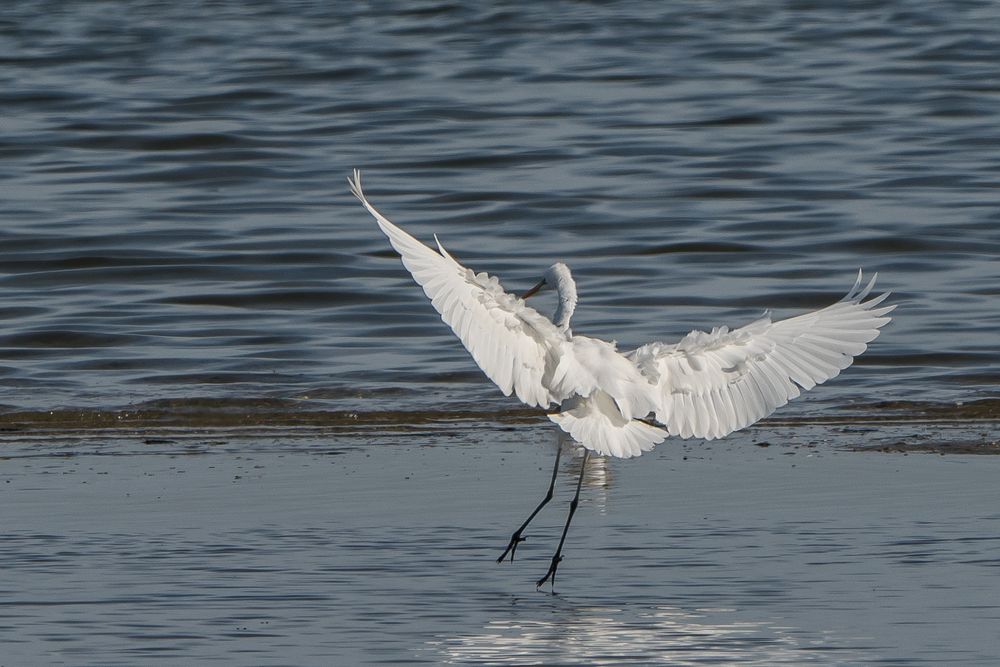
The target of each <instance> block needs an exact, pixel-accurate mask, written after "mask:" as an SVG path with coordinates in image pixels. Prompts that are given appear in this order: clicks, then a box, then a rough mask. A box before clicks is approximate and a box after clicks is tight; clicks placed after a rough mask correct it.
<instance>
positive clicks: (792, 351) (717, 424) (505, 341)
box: [348, 171, 895, 458]
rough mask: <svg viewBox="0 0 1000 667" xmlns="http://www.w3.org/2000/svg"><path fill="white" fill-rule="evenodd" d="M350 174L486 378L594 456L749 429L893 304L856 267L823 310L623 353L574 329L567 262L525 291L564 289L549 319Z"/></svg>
mask: <svg viewBox="0 0 1000 667" xmlns="http://www.w3.org/2000/svg"><path fill="white" fill-rule="evenodd" d="M348 180H349V182H350V184H351V191H352V192H353V193H354V195H355V196H357V198H358V199H360V200H361V203H362V204H364V206H365V208H367V209H368V211H369V212H370V213H371V214H372V215H373V216H375V220H376V221H377V222H378V225H379V228H380V229H381V230H382V231H383V232H384V233H385V235H386V236H387V237H389V242H390V243H391V244H392V246H393V248H395V249H396V251H397V252H398V253H399V254H400V257H401V258H402V260H403V265H404V266H405V267H406V269H407V270H408V271H409V272H410V273H411V274H412V275H413V278H414V280H416V281H417V283H418V284H420V285H421V286H422V287H423V289H424V293H425V294H426V295H427V297H428V298H429V299H430V300H431V303H432V304H433V306H434V308H435V309H436V310H437V311H438V313H440V314H441V319H442V320H444V322H445V323H446V324H447V325H448V326H450V327H451V329H452V330H453V331H454V332H455V333H456V334H457V335H458V337H459V339H460V340H461V341H462V344H463V345H465V348H466V349H467V350H469V352H470V353H471V354H472V358H473V359H474V360H475V361H476V363H477V364H478V365H479V367H480V368H481V369H483V372H485V373H486V375H487V377H489V378H490V379H491V380H492V381H493V382H494V383H496V385H497V386H498V387H500V390H501V391H502V392H503V393H504V395H507V396H509V395H510V394H512V393H514V394H516V395H517V397H518V398H519V399H520V400H521V401H522V402H524V403H526V404H528V405H531V406H538V407H543V408H548V407H549V406H551V405H553V404H555V405H558V406H559V410H558V411H557V412H556V413H554V414H550V415H549V419H551V420H552V421H553V422H555V423H556V424H557V425H558V426H559V427H560V428H561V429H562V430H564V431H565V432H567V433H568V434H570V435H571V436H572V437H573V439H575V440H576V441H577V442H579V443H580V444H582V445H583V446H584V447H586V448H587V449H588V450H591V451H594V452H596V453H598V454H603V455H610V456H618V457H625V458H627V457H631V456H638V455H639V454H641V453H642V452H645V451H649V450H650V449H652V448H653V447H654V446H655V445H656V444H658V443H660V442H662V441H663V440H664V439H665V438H666V437H667V436H668V435H675V436H680V437H682V438H689V437H699V438H708V439H712V438H721V437H723V436H725V435H727V434H729V433H732V432H733V431H736V430H738V429H741V428H744V427H746V426H749V425H750V424H753V423H754V422H757V421H758V420H760V419H763V418H764V417H766V416H768V415H769V414H771V413H772V412H774V411H775V410H776V409H777V408H779V407H781V406H782V405H784V404H785V403H787V402H788V401H789V400H791V399H793V398H795V397H796V396H798V395H799V393H800V391H801V390H803V389H804V390H809V389H812V388H813V387H815V386H816V385H817V384H821V383H823V382H826V381H827V380H829V379H830V378H833V377H836V376H837V375H838V374H839V373H840V371H842V370H843V369H845V368H847V367H848V366H850V365H851V363H852V362H853V360H854V357H856V356H857V355H859V354H861V353H862V352H864V351H865V349H867V345H868V343H870V342H871V341H872V340H874V339H875V338H876V337H877V336H878V334H879V328H881V327H883V326H885V325H886V324H887V323H888V322H889V320H890V318H889V317H887V316H886V315H887V314H888V313H889V312H890V311H892V310H893V308H895V306H882V305H880V304H881V303H882V302H883V301H884V300H885V299H886V297H888V293H885V294H882V295H880V296H877V297H874V298H871V299H868V300H867V301H866V300H865V299H866V298H867V297H868V295H869V293H870V292H871V290H872V287H873V286H874V284H875V278H874V277H873V278H872V279H871V280H870V281H869V282H868V283H867V285H864V284H863V283H862V279H861V272H860V271H859V272H858V279H857V282H856V283H855V285H854V287H853V288H852V289H851V290H850V292H848V294H847V295H846V296H845V297H844V298H843V299H841V300H840V301H838V302H837V303H835V304H833V305H831V306H828V307H826V308H823V309H821V310H818V311H815V312H812V313H806V314H804V315H800V316H798V317H793V318H790V319H786V320H779V321H777V322H772V321H771V319H770V317H769V316H765V317H763V318H761V319H759V320H757V321H755V322H752V323H750V324H748V325H746V326H743V327H740V328H739V329H734V330H732V331H730V330H729V329H728V328H727V327H720V328H717V329H714V330H712V332H711V333H705V332H702V331H692V332H691V333H689V334H688V335H687V336H685V337H684V338H683V339H682V340H681V341H680V342H679V343H674V344H668V343H661V342H656V343H650V344H648V345H644V346H642V347H640V348H638V349H636V350H633V351H631V352H629V353H627V354H622V353H620V352H618V351H617V350H616V349H615V345H614V344H613V343H608V342H605V341H602V340H598V339H596V338H590V337H587V336H579V335H574V334H573V332H572V330H571V329H570V326H569V324H570V318H571V317H572V315H573V311H574V309H575V308H576V303H577V294H576V284H575V283H574V282H573V278H572V275H571V274H570V271H569V268H568V267H566V266H565V265H564V264H554V265H553V266H551V267H550V268H549V269H548V270H547V271H546V272H545V276H544V278H543V280H542V282H540V283H539V284H538V285H537V286H536V287H535V288H534V289H532V290H530V291H529V292H528V293H527V294H526V295H525V297H527V296H529V295H530V294H533V293H535V292H536V291H538V290H539V289H543V288H552V289H555V290H556V291H557V293H558V297H559V303H558V306H557V308H556V312H555V314H554V316H553V319H552V320H549V319H548V318H546V317H545V316H543V315H541V314H540V313H538V312H537V311H536V310H535V309H533V308H531V307H530V306H528V305H527V304H526V303H525V301H524V299H523V298H519V297H517V296H515V295H512V294H509V293H507V292H505V291H504V289H503V287H501V285H500V283H499V281H498V280H497V279H496V278H495V277H492V276H489V275H487V274H485V273H474V272H473V271H472V270H470V269H467V268H465V267H464V266H462V265H461V264H459V263H458V262H457V261H455V259H454V258H453V257H452V256H451V255H449V254H448V252H447V251H446V250H445V249H444V248H443V247H442V246H441V244H440V242H437V238H436V237H435V241H436V242H437V251H435V250H432V249H431V248H429V247H428V246H426V245H424V244H423V243H421V242H419V241H417V240H416V239H414V238H413V237H412V236H410V235H409V234H407V233H406V232H404V231H403V230H402V229H400V228H399V227H397V226H396V225H394V224H393V223H391V222H390V221H389V220H388V219H387V218H386V217H385V216H383V215H382V214H381V213H379V212H378V211H377V210H376V209H375V208H374V207H373V206H372V205H371V203H369V202H368V200H367V199H366V198H365V195H364V192H363V191H362V190H361V174H360V173H359V172H358V171H355V172H354V178H353V179H348ZM649 417H653V418H655V420H656V421H657V422H659V423H660V424H662V425H663V426H664V427H665V428H660V427H658V426H655V425H653V424H650V423H647V421H645V420H646V419H648V418H649Z"/></svg>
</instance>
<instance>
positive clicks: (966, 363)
mask: <svg viewBox="0 0 1000 667" xmlns="http://www.w3.org/2000/svg"><path fill="white" fill-rule="evenodd" d="M998 21H1000V10H998V9H997V6H996V5H995V4H993V3H975V2H970V3H961V4H958V5H956V6H955V7H952V8H951V9H949V10H947V11H945V10H942V9H936V8H933V7H930V6H928V7H926V8H923V7H915V6H913V5H910V4H908V3H892V2H889V3H879V4H877V5H871V6H869V5H868V4H866V3H860V4H857V5H856V6H854V7H849V6H844V7H838V8H827V7H823V6H821V5H813V4H811V3H784V4H780V5H779V4H774V3H752V2H747V3H727V4H726V6H725V7H718V8H716V7H713V6H712V5H711V4H709V5H706V4H704V3H668V4H662V3H661V4H657V3H649V4H646V3H619V4H615V5H610V6H606V7H605V6H602V5H590V4H586V3H557V4H555V5H546V6H545V7H542V6H536V5H534V4H530V3H523V4H519V3H513V4H507V5H504V6H500V7H495V8H483V7H479V6H477V5H473V4H468V5H466V4H461V3H438V2H428V3H411V4H409V5H408V9H407V10H405V11H403V10H401V8H400V7H399V6H397V5H395V4H394V3H385V4H381V3H376V4H374V5H372V6H368V5H365V4H363V3H353V4H344V3H331V5H330V6H326V5H324V4H318V5H312V4H309V3H305V4H303V3H296V4H295V5H287V4H286V3H277V2H275V3H261V2H253V3H228V2H221V3H211V4H206V3H197V2H179V3H170V4H163V3H153V2H148V3H143V2H128V3H124V2H91V3H48V4H45V3H36V2H31V3H27V2H24V3H18V2H14V3H7V4H6V5H5V7H4V9H3V10H0V50H2V54H3V68H2V70H0V77H2V86H0V88H2V92H0V105H2V106H3V108H4V109H5V112H4V114H3V133H2V136H0V150H2V152H3V158H4V159H3V160H2V162H0V189H2V193H3V196H2V198H0V220H2V228H0V233H2V243H0V272H2V274H0V288H2V294H3V300H2V302H0V317H2V323H3V331H2V334H0V353H2V356H3V361H2V372H3V376H2V377H3V380H4V382H3V387H2V389H0V391H2V397H0V400H2V402H4V403H7V404H10V405H15V406H20V407H31V408H50V407H53V406H65V405H72V406H78V405H87V406H107V405H109V404H110V405H122V404H125V403H127V402H129V401H141V400H148V399H151V398H164V397H188V398H189V397H193V396H223V395H224V396H228V397H233V396H235V397H248V396H260V395H267V396H279V397H303V398H304V397H306V396H308V397H311V398H313V399H323V398H329V399H332V400H335V401H343V400H344V399H345V398H346V397H351V398H352V399H356V400H357V402H358V403H359V404H361V405H366V406H370V405H375V404H390V405H392V406H396V407H398V405H399V404H400V402H403V401H410V398H412V397H416V399H417V400H416V401H413V404H414V405H420V404H423V403H425V397H426V396H427V393H428V392H430V393H431V394H433V395H436V396H437V397H438V400H459V401H460V400H463V399H467V398H469V397H470V396H471V397H472V398H473V400H475V401H477V402H478V401H480V400H489V401H492V400H496V399H497V394H496V392H495V391H494V390H492V389H490V388H488V387H486V386H484V384H483V383H482V382H481V377H480V375H479V373H478V372H477V371H476V370H475V369H474V368H473V367H472V366H471V364H470V363H469V361H468V359H467V358H466V355H465V352H464V351H463V350H462V349H461V347H460V346H458V345H457V344H454V343H453V342H452V339H451V334H450V333H449V332H448V331H447V330H446V329H445V328H444V327H442V326H441V325H440V323H439V322H438V320H437V317H436V315H435V314H434V313H433V311H432V310H431V309H430V308H429V307H428V306H427V304H426V303H424V302H423V301H422V296H421V294H420V292H419V290H418V288H416V287H414V286H413V285H412V284H411V283H410V280H409V278H408V276H407V275H405V274H404V272H403V271H402V270H401V268H400V265H399V263H398V261H397V260H396V259H395V258H394V257H393V256H392V253H391V252H390V251H389V250H388V248H387V245H386V242H385V239H384V238H383V237H382V236H381V235H380V234H379V233H378V231H377V229H376V228H375V227H374V226H373V224H372V221H371V220H370V218H369V217H368V216H367V214H365V213H364V211H363V210H362V209H361V208H360V207H359V206H358V205H357V203H356V202H355V201H354V200H353V198H351V197H350V195H349V193H348V192H347V189H346V184H345V182H344V179H345V176H346V175H347V174H348V173H349V171H350V169H351V168H353V167H361V168H363V169H364V170H365V171H366V174H367V176H368V187H369V190H370V194H371V196H372V197H373V198H374V200H375V201H376V202H377V203H378V204H379V205H381V206H382V207H383V208H384V209H385V211H386V212H387V213H388V214H389V215H390V216H391V217H393V218H395V219H396V221H397V222H399V223H401V224H404V225H406V226H408V227H409V229H411V230H412V231H413V232H414V233H416V234H418V235H419V236H422V237H423V238H425V239H429V237H430V234H431V233H432V232H437V233H439V234H440V235H441V237H442V239H443V240H444V241H445V243H446V244H448V246H449V247H450V249H451V250H452V251H453V252H454V253H455V254H456V255H458V256H459V257H461V258H462V259H464V260H465V261H466V262H467V263H470V264H471V265H473V266H474V267H475V268H477V269H479V270H489V271H491V272H496V273H498V274H499V275H500V276H502V277H503V278H504V280H505V281H506V283H507V284H508V285H509V286H510V287H511V288H514V289H517V288H521V287H524V286H528V285H529V284H533V281H534V279H535V278H536V277H537V275H538V274H539V273H540V271H541V270H542V269H543V268H544V267H545V266H547V265H548V264H549V263H550V262H551V261H553V260H555V259H562V260H564V261H566V262H568V263H569V264H570V265H571V266H572V267H573V268H574V270H575V272H576V276H577V279H578V281H579V283H580V291H581V307H580V310H579V312H578V314H577V318H576V327H575V328H576V330H578V331H581V332H587V333H590V334H592V335H598V336H604V337H608V338H616V339H617V340H619V341H620V342H621V344H622V345H623V346H628V345H636V344H641V343H643V342H646V341H648V340H651V339H656V338H664V339H670V338H673V337H677V336H679V335H682V334H683V333H686V332H687V331H688V330H690V329H691V328H694V327H711V326H713V325H716V324H722V323H731V324H738V323H741V322H744V321H746V320H748V319H749V318H752V317H755V316H756V315H758V314H759V313H760V311H761V310H762V309H764V308H773V309H775V310H776V312H777V314H778V315H782V314H789V313H792V312H794V311H795V310H797V309H803V308H807V307H816V306H820V305H823V304H826V303H827V302H829V301H831V300H834V299H836V298H838V297H839V296H840V295H841V294H842V293H844V292H845V291H846V290H847V288H848V287H850V284H851V282H852V281H853V278H854V273H855V271H856V270H857V268H858V267H864V268H865V269H867V270H872V271H879V272H880V275H881V285H883V286H884V287H886V288H889V289H892V290H894V291H895V292H896V294H897V300H898V302H900V303H901V304H902V307H901V308H900V309H899V311H898V316H897V318H896V320H895V323H894V325H893V326H892V327H891V328H890V329H887V330H886V332H885V335H884V336H883V337H882V338H881V339H880V340H879V341H878V343H877V344H876V345H875V346H874V349H873V350H872V351H871V352H870V353H869V354H868V355H867V356H866V357H865V358H864V359H863V360H862V366H861V367H860V368H857V369H855V370H854V371H853V372H852V373H851V374H850V375H849V376H848V377H849V378H850V379H845V380H844V381H843V382H842V383H840V384H839V385H832V386H831V387H830V388H829V390H828V391H824V392H823V393H822V394H821V395H820V396H821V398H822V400H826V399H835V400H843V399H844V397H847V396H849V397H852V398H857V399H859V400H864V399H865V398H870V397H871V396H872V395H873V394H875V393H878V394H879V395H880V396H881V395H884V394H890V395H891V396H893V397H896V398H900V397H907V398H914V397H921V398H928V399H932V400H946V401H947V400H955V399H958V400H961V399H962V398H967V397H970V396H975V395H978V394H982V393H984V392H987V393H988V392H991V391H992V390H993V386H994V385H995V383H996V381H997V377H998V371H997V369H998V365H1000V359H998V355H1000V353H998V351H997V346H996V330H997V326H998V317H1000V315H998V313H1000V311H998V309H997V307H996V301H997V295H998V288H997V284H998V279H1000V266H998V262H997V257H998V253H1000V231H998V230H1000V216H998V212H997V211H998V210H1000V208H998V205H1000V194H998V190H997V188H996V183H995V181H996V174H997V173H998V171H1000V157H998V156H1000V152H998V148H1000V143H998V142H1000V134H998V131H997V128H998V127H1000V87H998V85H997V79H996V71H997V70H996V63H997V62H998V61H1000V43H998V41H997V40H996V38H995V30H994V28H995V26H996V25H997V22H998Z"/></svg>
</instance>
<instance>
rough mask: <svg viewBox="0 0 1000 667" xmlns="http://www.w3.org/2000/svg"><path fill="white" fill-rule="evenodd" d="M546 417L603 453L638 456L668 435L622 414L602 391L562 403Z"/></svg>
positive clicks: (622, 456)
mask: <svg viewBox="0 0 1000 667" xmlns="http://www.w3.org/2000/svg"><path fill="white" fill-rule="evenodd" d="M549 419H551V420H552V421H553V422H554V423H555V424H556V425H557V426H559V428H561V429H562V430H564V431H566V432H567V433H569V434H570V435H571V436H572V437H573V439H574V440H576V441H577V442H579V443H580V444H581V445H583V446H584V447H585V448H587V449H589V450H590V451H592V452H595V453H597V454H601V455H603V456H617V457H619V458H626V459H627V458H631V457H633V456H639V455H640V454H642V453H643V452H648V451H649V450H651V449H652V448H653V447H655V446H656V445H658V444H659V443H661V442H663V441H664V440H665V439H666V437H667V432H666V431H664V430H663V429H661V428H657V427H656V426H652V425H650V424H647V423H646V422H643V421H639V420H638V419H626V418H625V417H623V416H622V414H621V412H620V411H619V410H618V407H617V406H616V405H615V402H614V399H612V398H611V397H610V396H609V395H607V394H605V393H604V392H602V391H596V392H594V393H593V394H591V395H590V396H588V397H586V398H584V397H579V396H578V397H575V398H572V399H570V400H569V401H566V402H564V403H563V405H562V410H561V411H560V412H557V413H555V414H551V415H549Z"/></svg>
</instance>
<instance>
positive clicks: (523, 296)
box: [521, 280, 545, 299]
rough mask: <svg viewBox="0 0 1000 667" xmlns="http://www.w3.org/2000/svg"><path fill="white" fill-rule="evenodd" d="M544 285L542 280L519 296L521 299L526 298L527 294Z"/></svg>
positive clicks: (529, 294) (531, 293)
mask: <svg viewBox="0 0 1000 667" xmlns="http://www.w3.org/2000/svg"><path fill="white" fill-rule="evenodd" d="M544 286H545V281H544V280H542V281H541V282H539V283H538V284H537V285H535V286H534V287H532V288H531V289H530V290H528V291H527V292H525V293H524V294H522V295H521V298H522V299H527V298H528V297H529V296H532V295H534V294H535V293H536V292H538V290H540V289H542V287H544Z"/></svg>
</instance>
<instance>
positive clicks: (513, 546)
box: [497, 441, 562, 563]
mask: <svg viewBox="0 0 1000 667" xmlns="http://www.w3.org/2000/svg"><path fill="white" fill-rule="evenodd" d="M560 454H562V441H559V442H557V443H556V464H555V465H554V466H552V481H550V482H549V490H548V491H547V492H546V493H545V497H544V498H542V502H540V503H538V507H536V508H535V511H534V512H532V513H531V516H529V517H528V518H527V519H525V520H524V523H522V524H521V527H520V528H518V529H517V530H515V531H514V534H513V535H511V536H510V543H509V544H508V545H507V548H506V549H504V552H503V553H502V554H500V558H497V562H498V563H502V562H503V559H504V558H506V557H507V554H508V553H509V554H510V562H511V563H513V562H514V552H515V551H517V545H518V544H520V543H521V542H524V541H525V540H526V539H528V538H526V537H521V533H522V532H524V529H525V528H527V527H528V524H529V523H531V520H532V519H534V518H535V515H536V514H538V513H539V512H540V511H541V509H542V508H543V507H545V505H546V503H548V502H549V501H550V500H552V490H553V489H554V488H555V486H556V474H557V473H558V472H559V456H560Z"/></svg>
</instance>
